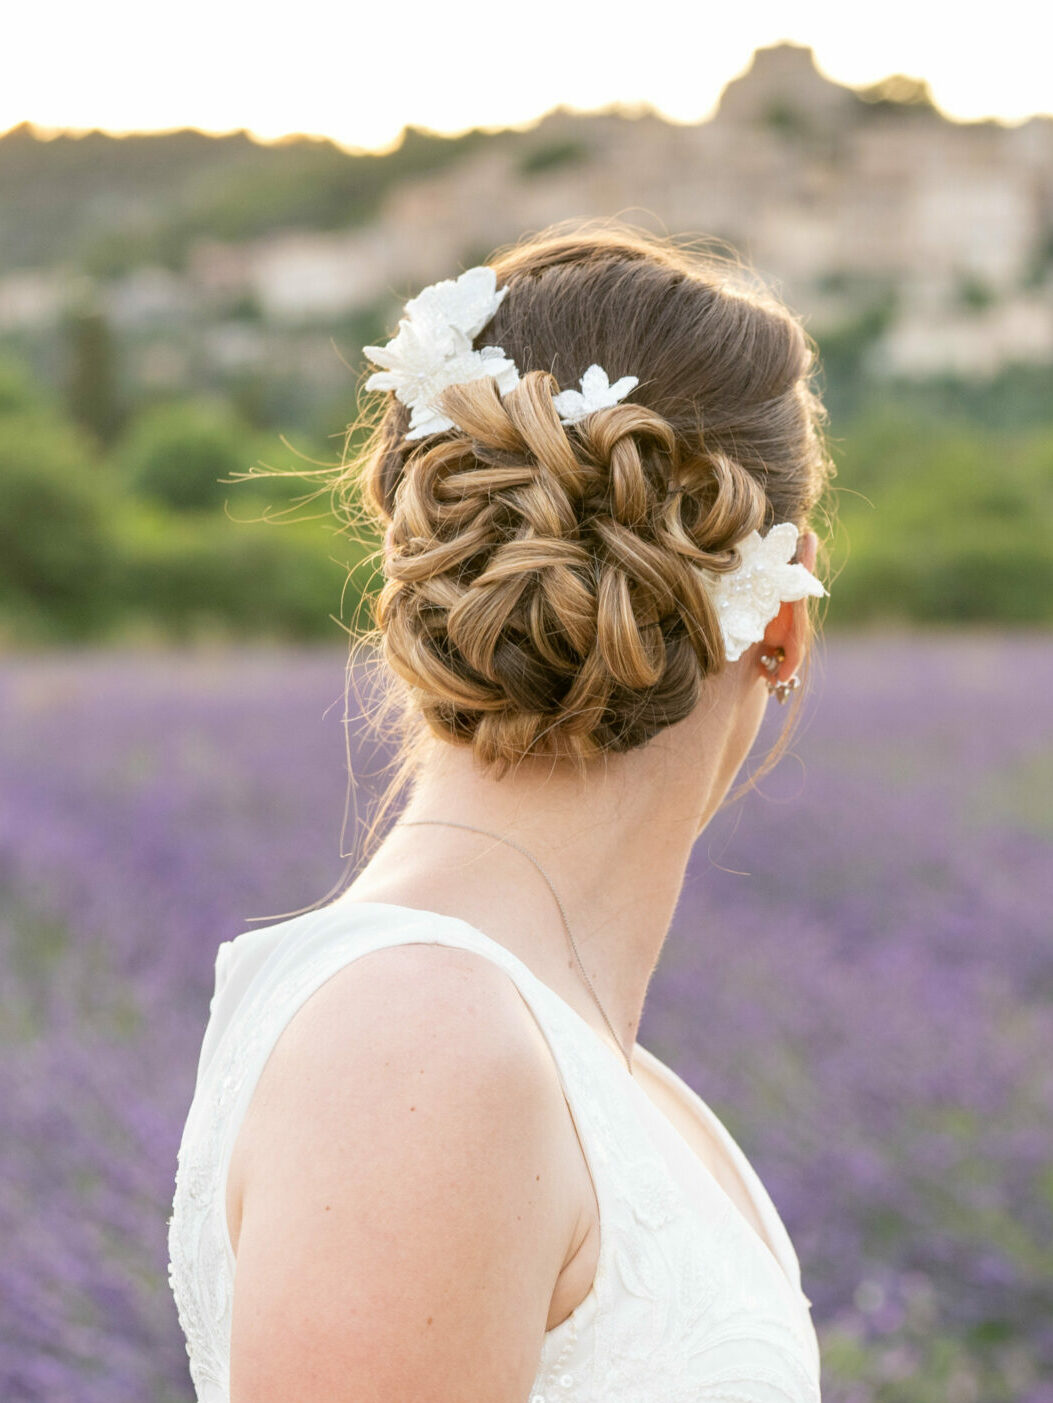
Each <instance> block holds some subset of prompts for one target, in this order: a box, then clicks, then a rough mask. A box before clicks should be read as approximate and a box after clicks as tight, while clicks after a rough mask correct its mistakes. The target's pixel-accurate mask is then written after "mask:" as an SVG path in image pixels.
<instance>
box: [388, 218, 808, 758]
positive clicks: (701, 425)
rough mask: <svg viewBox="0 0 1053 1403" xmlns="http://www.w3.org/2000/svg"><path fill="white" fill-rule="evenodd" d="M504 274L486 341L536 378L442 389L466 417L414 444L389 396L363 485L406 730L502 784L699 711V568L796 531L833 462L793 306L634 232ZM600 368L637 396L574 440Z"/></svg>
mask: <svg viewBox="0 0 1053 1403" xmlns="http://www.w3.org/2000/svg"><path fill="white" fill-rule="evenodd" d="M494 266H495V268H496V270H497V273H498V281H499V284H500V285H502V286H507V287H508V289H509V291H508V295H507V297H506V298H505V299H504V300H503V302H502V304H501V306H500V308H499V309H498V312H497V314H496V315H495V317H494V318H493V320H492V321H491V323H490V325H489V327H488V328H486V329H484V331H483V333H482V334H481V335H480V336H479V337H477V338H476V341H477V344H480V345H482V344H499V345H501V346H503V347H504V348H505V351H506V353H507V354H508V355H510V356H513V357H514V359H515V362H516V364H517V365H518V366H519V367H520V368H521V371H522V372H523V373H522V378H521V379H520V381H519V383H518V384H517V385H516V386H515V388H514V389H512V390H511V391H510V392H509V393H507V394H506V395H504V396H502V395H500V394H499V392H498V388H497V385H496V383H495V381H494V380H493V379H491V378H486V379H480V380H475V381H472V382H470V383H467V384H461V385H453V386H450V387H448V388H447V389H446V390H445V391H444V392H443V393H442V396H441V398H440V400H439V404H440V406H441V409H442V412H443V414H445V415H446V416H447V417H448V418H449V419H451V420H452V421H453V423H454V425H455V427H454V428H453V429H452V430H450V431H448V432H446V433H441V434H434V435H432V436H430V437H428V438H425V439H423V440H422V441H419V442H416V443H413V444H406V443H405V441H404V435H405V432H406V425H407V416H406V411H405V409H404V408H403V406H401V405H400V404H398V403H397V402H396V401H395V400H394V399H392V401H391V403H390V405H389V407H388V409H387V411H386V414H385V419H384V421H383V422H382V423H381V425H380V428H379V432H378V436H377V439H376V441H375V443H374V445H373V449H372V451H371V453H370V454H369V455H368V456H367V458H366V460H365V464H364V478H363V486H364V489H365V496H366V500H367V503H368V504H369V506H370V507H371V508H372V510H373V511H374V513H375V514H376V515H377V516H378V517H379V518H380V520H381V522H382V523H383V524H385V525H386V527H387V534H386V538H385V551H384V561H383V564H384V574H385V577H386V578H385V583H384V585H383V588H382V590H381V592H380V595H379V597H378V599H377V601H376V604H375V619H376V630H377V634H378V635H379V639H380V643H381V650H382V655H383V657H384V659H385V660H386V662H387V664H388V665H389V667H390V669H391V672H392V674H393V675H394V676H395V677H397V678H398V679H399V680H400V681H401V683H402V700H403V701H404V702H405V707H404V715H405V719H406V721H407V722H408V723H409V724H410V725H411V726H418V727H419V725H420V723H422V722H423V724H424V726H425V727H426V728H427V730H428V731H429V732H431V733H432V734H433V735H436V736H439V737H442V738H443V739H445V740H448V741H452V742H455V743H460V744H466V745H470V746H471V747H472V748H473V750H474V752H475V753H476V755H477V756H478V757H479V759H480V761H481V762H483V764H484V765H486V766H487V767H491V768H492V769H493V770H494V772H495V773H496V774H497V775H501V774H503V773H505V772H506V771H507V770H508V768H509V767H510V766H511V765H513V764H514V763H515V762H516V761H517V760H519V759H521V758H523V757H526V756H546V757H551V758H554V759H556V758H558V759H570V760H572V761H574V762H576V763H577V764H579V765H581V764H583V763H585V762H587V761H588V760H590V759H592V758H594V757H596V756H598V755H601V754H603V753H606V752H621V751H628V750H632V749H634V748H636V747H638V746H641V745H644V744H645V743H646V742H647V741H648V740H650V739H651V737H653V736H655V735H656V734H657V733H658V732H660V731H661V730H663V729H664V728H665V727H666V726H669V725H671V724H673V723H674V722H676V721H679V720H682V719H683V718H684V717H686V716H687V715H688V714H689V713H690V712H691V710H692V709H693V708H694V706H695V704H696V703H697V701H698V698H699V692H700V688H701V685H702V681H703V679H704V678H705V677H707V676H710V675H712V674H714V673H716V672H717V671H719V670H720V669H721V668H722V667H723V666H724V665H725V659H724V652H723V645H722V641H721V633H720V628H719V625H718V622H717V619H716V617H715V615H714V609H713V606H712V604H711V601H710V597H709V595H708V593H707V591H706V589H705V588H704V586H703V583H702V574H701V570H702V569H705V570H710V571H722V570H730V569H734V568H735V566H736V565H737V564H738V557H737V552H736V549H735V547H736V543H737V542H739V541H741V540H742V539H743V538H744V537H745V536H747V535H748V534H749V533H750V532H751V531H753V530H755V529H763V528H764V527H765V526H770V525H771V524H772V523H773V521H775V520H780V521H785V520H790V521H796V522H797V523H798V524H800V525H803V524H804V519H805V517H806V516H807V514H808V512H809V511H810V510H811V509H812V507H813V506H814V504H815V502H816V500H817V498H818V495H819V492H820V490H821V487H822V485H823V484H824V482H825V480H826V477H827V476H828V472H829V464H828V463H827V461H826V459H825V456H824V454H823V453H822V448H821V444H820V441H819V437H818V433H817V425H818V422H819V420H820V417H821V410H820V408H819V405H818V401H816V400H815V398H814V396H812V394H811V391H810V390H809V389H808V387H807V384H806V378H807V374H808V372H809V370H810V367H811V352H810V349H809V347H808V345H807V342H806V339H805V337H804V335H803V333H802V332H801V329H800V327H799V325H798V324H797V323H796V322H795V321H794V320H793V319H792V318H791V317H790V315H789V314H788V313H787V312H786V311H785V310H784V309H782V308H781V307H778V306H777V305H775V304H770V303H768V302H766V301H764V300H763V299H762V298H760V297H759V296H758V295H754V296H752V297H749V296H745V295H743V294H741V293H732V292H731V291H729V290H728V289H727V288H725V287H723V286H721V285H719V284H718V283H717V281H716V277H715V271H714V269H713V268H712V267H710V266H709V265H705V266H704V267H703V266H700V265H699V264H698V263H697V261H695V262H692V261H691V260H690V259H688V257H687V255H685V254H684V253H682V252H680V251H678V250H674V249H673V248H671V247H670V246H669V245H666V244H662V243H659V242H658V241H655V240H650V239H648V238H646V237H644V236H639V235H635V234H633V235H628V234H619V235H617V236H616V235H611V234H601V235H589V236H581V235H577V236H575V235H571V236H556V237H545V236H542V237H541V238H539V239H536V240H533V241H530V242H529V243H526V244H523V245H520V246H518V247H517V248H514V249H513V250H512V251H511V252H510V253H508V254H506V255H505V256H504V257H503V258H501V259H499V260H497V261H496V262H495V264H494ZM719 271H722V273H723V274H725V275H726V269H723V270H719ZM592 361H600V362H601V363H602V364H603V365H604V366H605V367H606V368H607V369H608V370H609V371H610V372H611V373H612V378H613V376H614V375H622V374H628V373H633V374H637V375H639V377H640V382H641V383H640V386H639V388H638V390H637V391H635V392H634V393H633V396H632V400H631V401H630V402H623V403H620V404H615V405H613V406H612V407H610V408H606V409H603V410H600V411H598V412H595V413H592V414H590V415H589V416H588V417H586V418H585V419H583V420H582V421H581V422H579V423H577V424H575V425H573V426H572V427H569V428H568V427H565V426H564V425H563V424H562V423H561V422H560V419H559V416H558V414H557V411H556V408H555V406H554V405H553V395H554V394H556V393H558V391H559V390H560V388H561V387H562V388H566V387H567V386H568V385H572V384H574V383H576V379H577V377H579V376H580V375H581V374H582V373H583V371H584V369H585V368H586V366H587V365H588V364H590V363H591V362H592Z"/></svg>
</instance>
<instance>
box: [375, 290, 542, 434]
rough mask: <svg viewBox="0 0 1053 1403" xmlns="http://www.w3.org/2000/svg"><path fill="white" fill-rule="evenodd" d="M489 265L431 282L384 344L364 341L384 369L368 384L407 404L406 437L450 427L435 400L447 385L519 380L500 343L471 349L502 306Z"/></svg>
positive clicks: (501, 384)
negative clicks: (393, 334) (407, 427)
mask: <svg viewBox="0 0 1053 1403" xmlns="http://www.w3.org/2000/svg"><path fill="white" fill-rule="evenodd" d="M496 283H497V275H496V273H495V272H494V270H493V269H492V268H486V267H481V268H469V269H468V271H467V273H462V274H461V276H460V277H459V278H458V279H457V280H456V281H454V280H453V279H452V278H447V279H446V280H445V281H444V282H441V283H433V284H432V285H431V287H426V288H425V289H424V291H423V292H422V293H421V294H420V295H419V296H418V297H414V298H412V299H411V300H410V301H409V302H407V303H406V308H405V311H406V315H405V316H404V317H403V318H402V319H401V320H400V322H399V329H398V332H397V333H396V335H395V336H394V337H393V338H392V339H391V340H390V341H389V342H388V343H387V345H386V346H366V347H364V354H365V355H366V356H368V357H369V359H370V360H371V361H373V363H374V364H375V365H379V366H382V367H383V370H380V371H378V372H377V373H376V374H374V375H371V376H370V377H369V379H368V380H367V381H366V389H367V390H394V392H395V398H396V399H398V400H400V401H401V402H402V403H403V404H404V405H406V406H407V408H409V409H410V411H411V414H410V431H409V433H408V434H407V435H406V437H407V439H417V438H426V437H427V435H428V434H438V433H442V432H443V431H444V430H446V429H452V428H453V421H452V420H451V419H447V418H446V417H445V416H444V415H443V414H442V413H441V411H440V410H439V409H437V408H436V407H435V404H434V401H435V399H436V398H437V397H438V396H439V394H440V393H441V392H442V391H443V390H445V389H446V388H447V386H449V385H464V384H466V383H467V382H468V381H469V380H481V379H483V378H485V377H486V376H488V375H492V376H493V377H494V378H495V379H496V381H497V387H498V389H499V390H500V392H501V393H502V394H503V395H504V394H507V393H508V391H509V390H510V389H512V387H513V386H514V385H516V384H517V383H518V381H519V371H518V370H517V369H516V366H515V362H514V361H511V360H509V359H508V358H507V356H506V355H505V353H504V351H503V350H502V349H501V347H500V346H484V347H483V348H482V350H480V351H475V350H473V349H472V338H473V337H475V336H478V334H479V332H480V331H482V329H483V327H484V326H485V325H486V323H487V322H488V321H489V320H490V318H491V317H492V316H493V314H494V312H496V311H497V308H498V307H499V306H500V304H501V301H502V299H503V298H504V296H505V294H506V293H507V291H508V289H507V288H502V289H501V291H500V292H497V291H496Z"/></svg>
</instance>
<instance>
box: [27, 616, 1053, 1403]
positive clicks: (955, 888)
mask: <svg viewBox="0 0 1053 1403" xmlns="http://www.w3.org/2000/svg"><path fill="white" fill-rule="evenodd" d="M343 664H344V659H343V656H342V654H341V652H340V651H339V649H338V650H336V651H333V650H325V651H322V650H313V651H312V650H292V649H290V650H286V651H282V652H275V651H269V652H268V651H263V650H258V651H251V652H216V653H196V654H176V653H156V654H149V653H143V654H101V653H90V652H88V653H82V654H75V653H69V654H62V655H58V654H51V655H39V656H35V657H31V656H23V657H12V658H8V659H6V660H4V661H2V662H0V979H2V987H3V1000H2V1004H0V1038H2V1040H3V1052H4V1055H3V1058H2V1059H0V1234H2V1240H3V1242H4V1251H3V1253H2V1254H0V1303H2V1304H0V1396H2V1397H3V1398H4V1399H5V1400H8V1403H37V1400H45V1399H46V1400H49V1403H132V1400H135V1403H145V1400H151V1403H188V1400H190V1399H191V1397H192V1391H191V1388H190V1384H189V1378H188V1374H187V1370H186V1357H185V1353H184V1349H183V1343H182V1337H181V1335H180V1333H179V1329H178V1325H177V1321H176V1316H175V1308H174V1306H173V1304H172V1301H171V1298H170V1296H169V1293H168V1287H167V1282H166V1264H167V1258H166V1244H165V1235H166V1219H167V1216H168V1212H169V1207H170V1203H171V1194H172V1188H173V1175H174V1169H175V1154H176V1146H177V1144H178V1139H179V1135H180V1131H181V1127H182V1119H183V1116H184V1115H185V1112H186V1108H187V1105H188V1103H189V1099H190V1094H191V1090H192V1085H193V1078H194V1072H195V1062H196V1056H197V1051H198V1047H199V1044H200V1037H201V1032H202V1028H203V1024H204V1019H205V1016H206V1014H207V1005H208V999H209V996H210V993H211V981H212V967H213V960H214V957H215V951H216V947H217V945H218V944H219V943H220V941H222V940H226V939H229V938H231V937H232V936H234V935H236V934H237V933H238V932H239V931H240V930H242V929H244V928H245V923H246V921H247V920H249V919H250V918H263V920H264V921H265V922H266V921H273V920H277V919H280V918H281V917H282V916H283V915H284V914H285V913H287V912H290V911H293V910H295V909H297V908H299V907H301V906H303V905H306V904H310V903H313V902H315V901H317V900H319V899H321V898H322V897H324V896H325V895H326V893H327V892H328V891H329V889H330V888H331V887H332V886H333V884H335V883H337V882H338V881H340V880H341V879H342V877H343V875H344V871H345V866H346V864H345V862H344V861H343V860H342V859H341V857H340V846H339V845H340V829H341V819H342V816H343V809H344V799H345V782H346V776H345V771H344V737H343V725H342V721H341V717H342V712H343V695H342V694H343V682H344V677H343ZM771 712H772V716H771V721H772V724H773V725H776V724H777V723H779V722H781V720H782V719H783V717H782V715H781V713H780V710H779V709H778V708H776V707H774V706H773V707H772V708H771ZM352 753H353V756H354V762H355V763H354V770H355V775H356V781H357V784H356V792H355V796H354V801H353V809H352V818H351V821H350V823H349V825H348V829H347V834H346V839H345V842H346V844H347V846H348V847H349V848H350V847H353V846H354V843H355V841H356V828H355V823H354V808H355V807H357V809H358V811H359V813H360V814H361V815H362V816H363V818H364V817H366V816H368V811H369V803H370V797H371V795H372V793H373V792H375V789H376V786H377V783H378V777H379V771H380V765H381V760H382V758H383V754H382V751H381V750H380V749H378V748H377V747H376V746H375V745H374V743H373V742H372V741H371V740H369V739H368V738H367V737H365V736H363V734H362V732H361V727H360V725H357V724H356V725H353V726H352ZM1051 796H1053V638H1051V637H1050V636H1049V635H1042V634H1033V635H1017V636H1004V635H1000V634H998V633H995V632H992V633H990V634H951V633H943V634H939V635H933V636H926V635H914V636H912V637H893V636H880V635H874V636H867V637H862V636H859V637H851V638H848V637H834V638H832V639H831V640H830V641H829V642H828V643H827V644H826V645H824V646H823V648H822V649H821V651H820V654H819V656H818V657H817V660H816V667H815V668H814V669H813V676H812V679H811V693H810V695H809V697H808V698H807V701H806V704H805V715H804V721H803V724H802V728H801V731H800V733H799V735H798V738H797V740H796V742H795V744H794V747H793V753H792V754H791V755H790V756H788V757H787V758H786V759H784V760H783V761H782V762H781V764H780V766H779V767H778V769H777V770H776V771H775V772H774V773H773V774H771V775H770V776H767V777H766V778H764V779H763V780H762V781H761V783H760V792H759V793H752V794H750V795H749V796H748V797H747V798H746V799H745V800H744V801H742V802H741V803H739V804H737V805H735V806H734V807H732V808H729V809H728V810H726V811H725V812H724V813H723V814H721V815H720V816H718V819H717V820H716V821H715V822H714V824H713V825H712V826H711V827H710V829H709V830H708V831H707V833H706V834H704V835H703V837H702V838H701V839H700V840H699V843H698V845H697V847H696V851H695V855H694V859H693V862H692V867H691V871H690V874H689V880H688V883H687V886H686V888H685V891H684V894H683V897H682V900H681V902H680V906H679V909H678V913H677V917H676V920H675V922H674V927H673V930H672V932H671V935H670V939H669V944H668V946H667V949H666V952H665V954H664V956H663V960H662V964H661V966H660V968H659V972H658V974H657V976H656V979H655V982H654V984H653V986H652V992H651V996H650V999H649V1002H648V1007H647V1010H646V1015H645V1023H644V1028H643V1031H642V1033H641V1041H642V1042H644V1043H645V1044H646V1045H648V1046H650V1047H651V1048H652V1049H653V1050H654V1051H655V1052H656V1053H657V1054H658V1055H659V1056H661V1057H663V1058H665V1059H666V1060H667V1061H669V1062H670V1063H671V1064H672V1065H673V1066H674V1067H676V1069H677V1070H678V1071H680V1072H681V1074H682V1075H684V1076H685V1077H686V1079H687V1080H688V1081H690V1082H691V1083H692V1084H693V1085H694V1086H695V1087H696V1088H697V1089H698V1090H699V1091H700V1093H701V1094H702V1095H703V1096H704V1097H705V1098H706V1099H707V1100H709V1101H710V1102H711V1104H712V1105H713V1106H714V1108H715V1109H716V1110H717V1111H718V1112H719V1113H720V1114H721V1115H722V1116H723V1117H724V1119H725V1121H726V1123H727V1124H728V1126H729V1128H730V1129H731V1130H732V1133H733V1134H735V1135H736V1137H737V1138H738V1139H739V1140H740V1143H741V1144H742V1145H743V1148H744V1149H745V1150H746V1152H747V1154H748V1155H749V1156H750V1158H751V1159H752V1160H753V1162H754V1164H755V1165H756V1167H757V1168H758V1170H759V1171H760V1173H761V1175H762V1177H763V1178H764V1180H765V1182H766V1183H767V1184H768V1186H769V1189H770V1191H771V1193H772V1196H773V1198H774V1199H775V1202H776V1204H777V1205H778V1207H779V1209H780V1211H781V1212H782V1214H783V1217H784V1219H785V1220H786V1223H787V1226H788V1228H789V1230H790V1233H791V1235H792V1236H793V1238H794V1241H795V1244H796V1246H797V1250H798V1255H799V1256H800V1259H801V1264H802V1274H803V1285H804V1288H805V1290H806V1292H807V1294H808V1296H809V1297H810V1298H811V1300H812V1301H813V1303H814V1317H815V1320H816V1324H817V1327H818V1330H819V1336H820V1343H821V1346H822V1349H823V1382H824V1398H825V1399H826V1400H827V1401H828V1403H870V1400H880V1403H900V1401H901V1400H902V1403H929V1401H930V1400H932V1403H935V1401H936V1400H940V1403H1003V1400H1005V1403H1009V1401H1010V1400H1012V1403H1053V916H1051V912H1053V862H1051V861H1050V856H1051V851H1050V849H1051V838H1053V797H1051Z"/></svg>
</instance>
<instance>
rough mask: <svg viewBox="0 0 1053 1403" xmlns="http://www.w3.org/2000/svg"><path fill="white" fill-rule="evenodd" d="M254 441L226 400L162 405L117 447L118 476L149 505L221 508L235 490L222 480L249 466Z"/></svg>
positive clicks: (130, 428) (137, 419)
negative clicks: (251, 442)
mask: <svg viewBox="0 0 1053 1403" xmlns="http://www.w3.org/2000/svg"><path fill="white" fill-rule="evenodd" d="M252 440H253V435H252V431H251V429H250V428H249V426H248V425H247V424H245V422H244V421H243V420H242V419H241V417H240V416H239V415H238V414H237V413H235V411H234V410H232V409H231V408H230V406H229V405H227V404H226V403H224V402H223V401H219V400H211V399H204V398H201V399H194V400H183V401H179V402H175V403H167V404H156V405H153V406H151V407H150V408H148V409H145V410H143V411H142V412H141V413H140V414H138V415H137V416H136V417H135V419H133V420H132V422H131V423H130V424H129V425H128V428H127V431H126V433H125V435H124V437H123V438H122V440H121V441H120V443H119V444H118V445H117V448H116V454H115V459H116V464H117V471H118V475H119V477H120V478H121V480H122V482H123V483H124V485H125V486H126V487H127V488H128V489H129V490H130V491H131V492H133V493H134V494H135V495H137V496H140V497H143V498H145V499H146V500H148V501H153V502H157V503H160V504H162V505H164V506H168V507H172V508H174V509H175V510H176V511H201V510H203V509H206V508H216V507H219V506H221V505H222V503H223V502H224V501H225V500H227V499H228V498H229V497H231V495H232V490H233V489H232V484H231V483H230V482H223V481H222V480H221V479H223V478H229V477H230V476H231V475H232V474H233V473H236V472H241V471H244V470H245V469H246V468H247V467H248V466H249V464H250V461H251V448H250V441H252Z"/></svg>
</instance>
